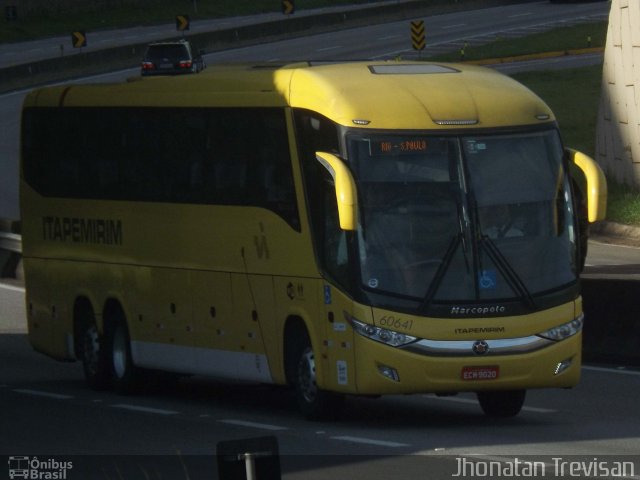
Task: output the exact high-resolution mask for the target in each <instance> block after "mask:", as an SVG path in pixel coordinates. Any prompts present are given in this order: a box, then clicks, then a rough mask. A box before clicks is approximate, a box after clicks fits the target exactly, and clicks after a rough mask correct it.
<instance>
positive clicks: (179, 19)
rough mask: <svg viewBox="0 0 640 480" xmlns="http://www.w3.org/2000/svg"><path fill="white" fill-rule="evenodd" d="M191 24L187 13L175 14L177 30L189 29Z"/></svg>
mask: <svg viewBox="0 0 640 480" xmlns="http://www.w3.org/2000/svg"><path fill="white" fill-rule="evenodd" d="M190 24H191V19H190V18H189V15H177V16H176V30H177V31H179V32H184V31H185V30H189V25H190Z"/></svg>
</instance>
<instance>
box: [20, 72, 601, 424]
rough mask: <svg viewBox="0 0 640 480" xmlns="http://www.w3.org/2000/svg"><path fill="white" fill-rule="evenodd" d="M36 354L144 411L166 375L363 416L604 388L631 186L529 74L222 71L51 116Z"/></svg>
mask: <svg viewBox="0 0 640 480" xmlns="http://www.w3.org/2000/svg"><path fill="white" fill-rule="evenodd" d="M21 145H22V147H21V148H22V151H21V157H22V163H21V215H22V235H23V237H22V241H23V259H24V270H25V284H26V292H27V293H26V302H27V315H28V327H29V338H30V341H31V344H32V345H33V347H34V348H35V349H36V350H37V351H39V352H42V353H44V354H47V355H49V356H51V357H54V358H57V359H61V360H76V359H77V360H81V361H82V363H83V366H84V373H85V377H86V380H87V382H88V384H89V385H90V386H91V387H93V388H96V389H103V388H115V389H116V390H117V391H130V390H134V389H136V388H138V387H139V386H140V385H142V384H143V382H144V381H145V380H146V379H148V378H149V377H151V376H153V375H155V374H157V373H158V372H170V373H176V374H185V375H206V376H215V377H221V378H228V379H237V380H242V381H248V382H257V383H271V384H278V385H290V386H292V387H293V388H294V389H295V391H296V397H297V399H298V403H299V405H300V408H301V410H302V412H303V413H304V415H305V416H306V417H308V418H323V417H326V416H327V415H331V414H332V412H335V411H336V410H337V409H338V407H339V406H340V403H341V401H342V399H343V398H344V397H345V396H346V395H370V396H377V395H383V394H405V393H416V392H431V393H435V394H439V395H449V394H455V393H457V392H477V397H478V400H479V404H480V406H481V408H482V410H483V411H484V412H485V413H486V414H487V415H490V416H504V417H507V416H513V415H516V414H517V413H518V412H519V411H520V409H521V407H522V405H523V402H524V399H525V392H526V390H527V389H531V388H544V387H562V388H565V387H572V386H574V385H576V383H577V382H578V380H579V376H580V365H581V330H582V324H583V313H582V302H581V297H580V292H579V285H580V282H579V274H580V270H581V267H582V264H583V263H584V255H585V249H586V236H587V229H588V228H587V227H588V222H593V221H596V220H598V219H602V218H603V216H604V209H605V203H606V183H605V180H604V176H603V174H602V172H601V170H600V169H599V167H598V166H597V165H596V164H595V163H594V162H593V160H591V159H590V158H588V157H587V156H585V155H583V154H581V153H579V152H576V151H573V150H570V149H565V148H564V147H563V144H562V141H561V138H560V135H559V132H558V125H557V122H556V120H555V118H554V116H553V113H552V112H551V111H550V109H549V108H548V107H547V105H545V103H543V102H542V101H541V100H540V99H539V98H538V97H537V96H535V95H534V94H533V93H532V92H530V91H529V90H528V89H526V88H525V87H523V86H522V85H520V84H519V83H517V82H515V81H513V80H512V79H510V78H508V77H506V76H503V75H501V74H499V73H496V72H494V71H492V70H490V69H485V68H481V67H473V66H463V65H457V64H436V63H419V62H418V63H411V62H363V63H343V64H317V65H315V64H311V63H297V64H285V65H274V64H256V65H220V66H214V67H210V68H208V69H207V72H203V73H202V74H201V75H197V76H195V75H194V76H184V77H180V78H176V77H163V78H160V77H157V78H144V79H131V80H130V81H128V82H123V83H116V84H102V85H71V86H55V87H49V88H43V89H39V90H37V91H34V92H32V93H31V94H30V95H28V96H27V98H26V100H25V102H24V108H23V117H22V142H21Z"/></svg>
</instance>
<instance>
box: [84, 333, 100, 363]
mask: <svg viewBox="0 0 640 480" xmlns="http://www.w3.org/2000/svg"><path fill="white" fill-rule="evenodd" d="M82 358H83V360H84V366H85V369H86V370H87V372H88V373H89V374H91V375H96V374H97V372H98V363H99V358H100V336H99V335H98V329H97V327H96V326H95V325H91V326H90V327H89V328H87V330H86V332H85V336H84V352H83V357H82Z"/></svg>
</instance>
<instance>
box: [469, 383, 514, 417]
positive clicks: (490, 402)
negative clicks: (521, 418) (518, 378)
mask: <svg viewBox="0 0 640 480" xmlns="http://www.w3.org/2000/svg"><path fill="white" fill-rule="evenodd" d="M526 394H527V391H526V390H505V391H487V392H477V393H476V395H477V396H478V402H479V403H480V407H481V408H482V411H483V412H484V413H485V415H487V416H488V417H494V418H509V417H515V416H516V415H518V413H520V410H522V405H524V399H525V396H526Z"/></svg>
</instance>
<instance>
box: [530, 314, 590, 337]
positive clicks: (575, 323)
mask: <svg viewBox="0 0 640 480" xmlns="http://www.w3.org/2000/svg"><path fill="white" fill-rule="evenodd" d="M583 323H584V314H583V313H582V314H580V316H579V317H578V318H576V319H574V320H571V321H570V322H567V323H563V324H562V325H558V326H557V327H553V328H550V329H549V330H547V331H546V332H542V333H539V334H538V336H539V337H543V338H548V339H549V340H556V341H560V340H564V339H565V338H569V337H572V336H573V335H575V334H576V333H578V332H580V331H581V330H582V324H583Z"/></svg>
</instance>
